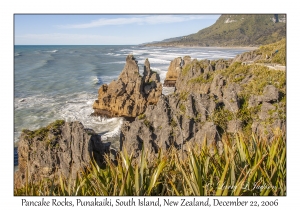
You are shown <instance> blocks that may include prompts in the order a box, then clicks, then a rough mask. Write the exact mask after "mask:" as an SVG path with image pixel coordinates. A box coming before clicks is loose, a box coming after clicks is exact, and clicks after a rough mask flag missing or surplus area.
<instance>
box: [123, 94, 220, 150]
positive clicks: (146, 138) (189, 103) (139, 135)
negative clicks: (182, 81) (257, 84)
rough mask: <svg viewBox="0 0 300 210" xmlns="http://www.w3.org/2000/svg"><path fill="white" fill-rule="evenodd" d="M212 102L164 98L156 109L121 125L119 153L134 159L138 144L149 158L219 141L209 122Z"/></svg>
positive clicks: (196, 97)
mask: <svg viewBox="0 0 300 210" xmlns="http://www.w3.org/2000/svg"><path fill="white" fill-rule="evenodd" d="M215 109H216V103H215V102H214V101H213V99H212V98H210V97H209V96H208V95H203V94H199V95H194V94H191V95H186V96H182V95H181V96H180V95H176V94H175V95H168V96H163V97H161V98H160V100H159V101H158V103H157V104H156V106H149V107H148V108H147V110H146V112H145V113H144V114H143V115H140V116H139V117H137V118H136V119H135V121H134V122H132V123H129V122H125V123H124V124H123V126H122V129H121V142H120V143H121V145H120V148H121V150H122V149H123V148H124V147H125V148H126V150H127V151H129V154H131V153H133V154H134V155H135V156H138V155H139V153H140V152H141V150H142V145H144V148H146V149H147V151H148V152H149V155H153V154H155V153H157V152H158V151H159V149H161V150H162V151H166V150H167V149H168V148H170V147H171V146H174V147H176V148H178V149H180V148H182V147H183V149H184V150H186V145H187V143H188V142H189V143H190V144H195V143H198V144H199V143H201V142H203V140H204V138H205V137H206V138H207V142H208V144H211V143H216V142H217V141H219V140H220V134H219V133H218V129H217V126H216V125H215V124H214V123H213V122H212V121H211V120H209V117H210V115H211V114H212V113H213V112H214V110H215Z"/></svg>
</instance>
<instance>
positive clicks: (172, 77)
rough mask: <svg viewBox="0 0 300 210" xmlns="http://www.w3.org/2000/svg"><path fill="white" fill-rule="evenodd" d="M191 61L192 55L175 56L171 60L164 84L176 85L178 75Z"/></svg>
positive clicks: (167, 85)
mask: <svg viewBox="0 0 300 210" xmlns="http://www.w3.org/2000/svg"><path fill="white" fill-rule="evenodd" d="M190 62H191V57H190V56H184V57H183V59H182V58H181V57H178V58H175V59H174V60H173V61H171V63H170V66H169V68H168V72H167V75H166V79H165V81H164V86H165V87H175V84H176V80H177V78H178V75H179V74H180V72H181V71H182V69H183V68H184V67H185V66H187V65H188V64H189V63H190Z"/></svg>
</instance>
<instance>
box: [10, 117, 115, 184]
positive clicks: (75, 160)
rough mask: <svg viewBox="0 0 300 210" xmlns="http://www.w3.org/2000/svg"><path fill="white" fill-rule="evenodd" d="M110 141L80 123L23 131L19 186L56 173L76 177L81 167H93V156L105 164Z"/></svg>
mask: <svg viewBox="0 0 300 210" xmlns="http://www.w3.org/2000/svg"><path fill="white" fill-rule="evenodd" d="M109 150H110V143H103V142H102V141H101V137H100V136H99V135H97V134H96V133H95V132H94V131H93V130H91V129H85V128H84V126H83V125H82V124H81V123H80V122H78V121H75V122H65V121H63V120H57V121H55V122H53V123H51V124H49V125H48V126H47V127H43V128H40V129H38V130H35V131H30V130H23V131H22V134H21V137H20V141H19V146H18V160H19V170H17V171H16V172H15V175H14V179H15V186H16V187H17V188H19V187H22V186H24V185H25V183H26V180H27V179H28V180H30V181H32V182H35V183H37V182H39V181H42V180H43V179H50V180H51V179H54V176H56V177H57V176H62V178H70V179H76V176H77V174H78V173H80V172H81V170H84V169H85V168H87V167H89V166H90V163H91V158H92V159H94V160H95V162H96V163H97V164H98V165H99V166H101V165H103V164H104V154H105V153H109Z"/></svg>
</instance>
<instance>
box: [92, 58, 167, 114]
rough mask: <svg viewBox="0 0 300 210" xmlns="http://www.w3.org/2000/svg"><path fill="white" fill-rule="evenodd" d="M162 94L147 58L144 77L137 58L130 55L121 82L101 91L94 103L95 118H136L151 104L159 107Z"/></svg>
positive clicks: (158, 79) (115, 82) (156, 76)
mask: <svg viewBox="0 0 300 210" xmlns="http://www.w3.org/2000/svg"><path fill="white" fill-rule="evenodd" d="M161 94H162V84H161V83H160V78H159V75H158V74H157V73H156V72H154V71H152V70H151V68H150V63H149V61H148V59H146V61H145V64H144V71H143V76H141V75H140V73H139V67H138V65H137V61H136V60H135V58H134V56H133V55H128V56H127V58H126V64H125V67H124V69H123V71H122V72H121V74H120V76H119V78H118V80H117V81H112V82H111V83H110V84H109V85H107V84H104V85H102V86H101V87H100V88H99V91H98V99H97V100H96V101H95V102H94V104H93V109H94V115H104V116H108V117H114V116H122V117H136V116H138V115H140V114H142V113H143V112H145V110H146V107H147V106H148V105H151V104H156V103H157V101H158V99H159V97H160V96H161Z"/></svg>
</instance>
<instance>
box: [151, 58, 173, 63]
mask: <svg viewBox="0 0 300 210" xmlns="http://www.w3.org/2000/svg"><path fill="white" fill-rule="evenodd" d="M149 62H150V64H151V63H159V64H170V61H168V60H163V59H159V58H149Z"/></svg>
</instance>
